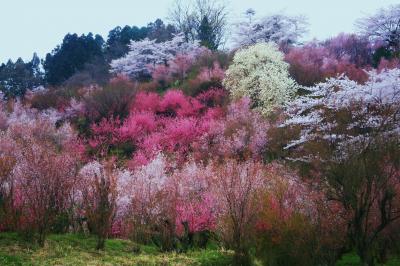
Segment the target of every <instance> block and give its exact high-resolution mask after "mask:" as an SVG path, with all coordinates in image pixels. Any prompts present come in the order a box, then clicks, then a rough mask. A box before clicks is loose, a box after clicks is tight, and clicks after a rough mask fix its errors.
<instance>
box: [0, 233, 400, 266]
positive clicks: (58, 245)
mask: <svg viewBox="0 0 400 266" xmlns="http://www.w3.org/2000/svg"><path fill="white" fill-rule="evenodd" d="M95 246H96V239H95V238H94V237H90V236H83V235H77V234H64V235H50V236H49V237H48V239H47V241H46V245H45V246H44V247H43V248H40V247H39V246H37V245H35V244H32V243H31V242H30V241H27V240H24V239H23V238H22V237H21V236H19V235H18V234H16V233H0V265H1V266H3V265H71V266H72V265H74V266H75V265H143V266H145V265H146V266H147V265H157V266H159V265H165V266H167V265H178V266H179V265H182V266H184V265H188V266H190V265H206V266H211V265H221V266H224V265H225V266H227V265H232V257H233V253H232V252H229V251H222V250H220V249H218V248H217V247H212V246H211V247H209V248H208V249H206V250H196V251H189V252H187V253H183V254H178V253H174V252H170V253H161V252H159V251H158V250H157V248H156V247H154V246H144V245H139V247H140V252H139V253H135V252H134V251H133V250H134V249H135V247H138V245H136V244H135V243H133V242H131V241H128V240H121V239H110V240H107V241H106V248H105V250H104V251H96V250H95ZM256 264H257V263H256ZM356 265H360V260H359V258H358V256H357V255H355V254H353V253H350V254H347V255H345V256H343V258H342V259H341V260H340V261H339V262H338V263H337V266H356ZM386 265H387V266H399V265H400V260H399V259H392V260H390V261H389V262H388V264H386Z"/></svg>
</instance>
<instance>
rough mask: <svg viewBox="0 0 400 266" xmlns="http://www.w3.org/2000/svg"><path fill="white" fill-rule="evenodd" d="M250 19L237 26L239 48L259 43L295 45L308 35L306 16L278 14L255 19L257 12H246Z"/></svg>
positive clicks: (236, 42)
mask: <svg viewBox="0 0 400 266" xmlns="http://www.w3.org/2000/svg"><path fill="white" fill-rule="evenodd" d="M246 14H247V15H248V19H247V20H244V21H241V22H239V23H237V24H236V31H235V32H234V38H233V39H234V42H235V44H236V46H237V47H241V46H248V45H252V44H256V43H259V42H275V43H277V44H294V43H297V42H298V41H299V39H300V38H301V37H302V36H303V35H304V34H305V33H307V29H306V27H307V25H308V23H307V20H306V18H305V17H304V16H288V15H283V14H276V15H270V16H266V17H263V18H261V19H253V15H254V14H255V12H254V11H253V10H248V11H247V12H246Z"/></svg>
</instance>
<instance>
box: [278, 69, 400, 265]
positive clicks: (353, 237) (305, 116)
mask: <svg viewBox="0 0 400 266" xmlns="http://www.w3.org/2000/svg"><path fill="white" fill-rule="evenodd" d="M369 75H370V79H369V80H368V81H367V82H366V83H365V84H359V83H357V82H354V81H351V80H349V79H348V78H346V77H339V78H332V79H330V80H328V81H327V82H325V83H322V84H319V85H317V86H315V87H313V88H310V94H308V95H306V96H304V97H300V98H298V99H296V100H295V101H293V102H291V103H290V104H289V105H288V108H287V115H288V117H289V118H288V120H287V121H286V122H285V124H284V125H283V126H284V129H285V130H289V129H293V130H294V131H293V132H294V133H295V134H294V135H297V134H298V138H295V139H294V140H293V141H291V142H290V143H289V145H287V146H286V149H289V150H290V153H291V155H290V156H291V159H294V160H295V161H296V162H297V163H299V164H300V165H305V166H307V167H306V168H303V169H304V170H308V171H304V172H305V173H306V174H308V176H309V177H310V178H312V179H313V180H314V181H316V182H318V185H319V189H320V190H321V191H323V192H325V195H326V198H327V200H328V201H331V202H336V203H339V204H340V205H341V207H342V208H343V209H344V211H345V215H344V216H343V219H344V220H345V222H346V224H347V225H348V226H347V235H348V240H349V241H350V243H351V244H352V245H353V247H354V249H355V250H356V252H357V254H358V255H359V256H360V258H361V260H362V262H363V265H373V264H374V261H375V260H376V257H375V256H376V254H377V250H376V247H377V246H379V245H380V244H381V243H382V242H386V241H389V238H388V235H391V234H395V233H394V232H393V231H391V230H392V229H391V228H392V227H396V225H395V224H394V223H398V222H399V221H400V160H399V158H400V149H399V147H400V141H399V140H400V135H399V134H400V116H399V114H400V69H394V70H386V71H384V72H382V73H376V72H370V73H369ZM289 132H290V130H289ZM296 132H297V133H296ZM310 169H311V171H309V170H310ZM380 241H382V242H380ZM379 252H381V253H382V252H386V250H385V249H384V248H383V249H382V250H379Z"/></svg>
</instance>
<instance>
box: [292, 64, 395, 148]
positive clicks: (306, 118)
mask: <svg viewBox="0 0 400 266" xmlns="http://www.w3.org/2000/svg"><path fill="white" fill-rule="evenodd" d="M369 76H370V78H369V80H368V81H367V82H366V83H365V84H359V83H357V82H356V81H352V80H350V79H348V78H347V77H344V76H342V77H339V78H331V79H329V80H327V81H326V82H325V83H320V84H318V85H316V86H315V87H312V88H309V89H308V90H309V94H307V95H305V96H302V97H299V98H297V99H296V100H294V101H292V102H290V103H289V104H288V105H287V109H286V114H287V115H288V117H289V118H288V120H287V121H286V122H285V124H284V126H292V127H293V126H295V127H298V128H301V133H300V136H299V138H298V139H295V140H293V141H291V142H290V144H289V145H288V146H287V147H286V148H293V147H295V146H299V145H302V144H304V143H306V142H309V141H314V140H317V139H323V140H327V141H330V142H332V143H335V144H337V145H338V147H339V148H340V147H342V148H344V147H346V146H348V145H349V144H350V143H357V142H359V141H361V140H362V141H363V142H366V141H367V140H368V139H370V137H373V133H374V134H386V135H390V134H398V133H400V118H399V116H398V113H399V112H400V69H393V70H387V71H383V72H382V73H377V72H375V71H371V72H369ZM344 113H348V115H350V116H349V117H345V118H344V117H343V114H344ZM340 154H341V155H343V153H342V152H340Z"/></svg>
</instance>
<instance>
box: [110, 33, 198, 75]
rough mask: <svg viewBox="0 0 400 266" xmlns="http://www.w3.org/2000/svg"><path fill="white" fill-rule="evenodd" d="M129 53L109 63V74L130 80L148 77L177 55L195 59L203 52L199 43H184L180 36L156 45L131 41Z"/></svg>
mask: <svg viewBox="0 0 400 266" xmlns="http://www.w3.org/2000/svg"><path fill="white" fill-rule="evenodd" d="M129 49H130V51H129V53H128V54H127V55H125V56H124V57H122V58H119V59H116V60H113V61H112V62H111V72H112V73H116V74H123V75H127V76H130V77H132V78H138V77H140V76H143V75H144V76H149V75H151V74H152V73H153V70H154V68H155V66H157V65H167V64H168V62H169V61H170V60H172V59H174V58H175V56H177V55H185V56H192V57H196V56H197V55H199V54H200V53H201V51H202V50H203V49H202V48H201V47H200V45H199V42H197V41H194V42H186V41H185V37H184V36H183V35H182V34H179V35H176V36H175V37H174V38H173V39H172V40H170V41H166V42H160V43H157V42H156V40H149V39H147V38H146V39H144V40H142V41H132V42H131V44H130V46H129Z"/></svg>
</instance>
